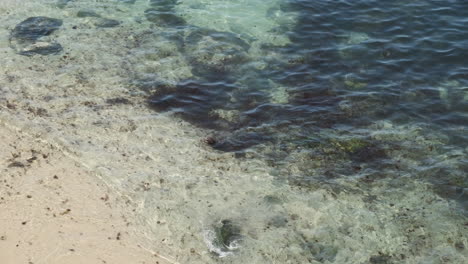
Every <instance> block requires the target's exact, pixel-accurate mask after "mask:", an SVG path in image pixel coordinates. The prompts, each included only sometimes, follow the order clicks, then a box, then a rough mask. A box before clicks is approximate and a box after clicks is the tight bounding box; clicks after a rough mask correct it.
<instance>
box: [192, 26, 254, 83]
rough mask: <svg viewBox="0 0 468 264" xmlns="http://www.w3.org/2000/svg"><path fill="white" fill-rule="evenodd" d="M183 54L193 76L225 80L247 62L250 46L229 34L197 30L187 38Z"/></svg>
mask: <svg viewBox="0 0 468 264" xmlns="http://www.w3.org/2000/svg"><path fill="white" fill-rule="evenodd" d="M185 44H186V47H185V52H186V56H187V58H188V61H189V63H190V64H191V65H192V67H193V71H192V72H193V74H194V75H196V76H200V77H203V78H208V79H213V78H218V79H225V77H224V76H223V75H224V74H228V73H229V74H230V73H233V72H235V71H236V70H238V69H239V68H240V67H241V66H242V65H243V64H244V63H245V62H247V61H248V60H249V56H248V54H247V51H248V49H249V48H250V45H249V44H247V43H246V42H245V41H243V40H242V39H241V38H239V37H238V36H237V35H236V34H233V33H230V32H219V31H215V30H209V29H198V30H196V31H194V32H192V33H191V34H190V35H189V36H187V38H186V41H185Z"/></svg>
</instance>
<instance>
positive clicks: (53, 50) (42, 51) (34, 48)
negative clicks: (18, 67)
mask: <svg viewBox="0 0 468 264" xmlns="http://www.w3.org/2000/svg"><path fill="white" fill-rule="evenodd" d="M62 50H63V48H62V45H60V44H59V43H56V42H35V43H33V44H30V45H26V46H23V47H22V48H20V49H18V50H17V52H18V53H19V54H21V55H25V56H32V55H35V54H39V55H51V54H57V53H59V52H61V51H62Z"/></svg>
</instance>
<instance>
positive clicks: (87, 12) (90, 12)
mask: <svg viewBox="0 0 468 264" xmlns="http://www.w3.org/2000/svg"><path fill="white" fill-rule="evenodd" d="M76 16H77V17H101V15H99V14H98V13H96V12H94V11H93V10H80V11H78V13H76Z"/></svg>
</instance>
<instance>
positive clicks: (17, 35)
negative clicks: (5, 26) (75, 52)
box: [10, 16, 62, 56]
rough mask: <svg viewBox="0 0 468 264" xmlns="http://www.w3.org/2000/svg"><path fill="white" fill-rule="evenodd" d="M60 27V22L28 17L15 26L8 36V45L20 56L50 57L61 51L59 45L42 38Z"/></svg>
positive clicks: (40, 17) (54, 19) (47, 18)
mask: <svg viewBox="0 0 468 264" xmlns="http://www.w3.org/2000/svg"><path fill="white" fill-rule="evenodd" d="M61 26H62V20H60V19H56V18H49V17H43V16H39V17H30V18H28V19H26V20H24V21H23V22H21V23H19V24H18V25H16V27H15V28H14V29H13V30H12V31H11V34H10V45H11V47H12V48H13V49H14V50H16V52H17V53H18V54H20V55H25V56H31V55H34V54H39V55H50V54H56V53H59V52H60V51H62V46H61V45H60V44H59V43H56V42H53V41H51V40H44V39H43V38H44V37H46V36H49V35H50V34H52V33H53V32H54V31H55V30H57V29H59V28H60V27H61Z"/></svg>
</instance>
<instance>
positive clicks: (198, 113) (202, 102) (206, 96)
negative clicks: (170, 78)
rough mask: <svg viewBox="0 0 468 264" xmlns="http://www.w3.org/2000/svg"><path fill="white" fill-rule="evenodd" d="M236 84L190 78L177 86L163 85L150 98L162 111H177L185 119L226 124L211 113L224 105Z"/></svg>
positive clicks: (218, 126)
mask: <svg viewBox="0 0 468 264" xmlns="http://www.w3.org/2000/svg"><path fill="white" fill-rule="evenodd" d="M235 88H236V87H235V86H234V85H232V84H226V83H222V82H202V81H196V80H187V81H185V82H181V83H179V84H178V85H177V86H176V87H168V86H161V87H159V89H157V90H156V91H155V92H154V94H153V95H152V96H151V97H150V98H149V104H150V106H151V107H153V108H155V109H157V110H159V111H173V112H175V113H177V114H180V115H181V116H182V117H183V118H184V119H187V120H189V121H192V122H195V123H197V124H199V125H200V126H203V127H207V128H216V127H217V128H221V127H223V125H222V124H221V123H222V120H219V119H216V118H214V117H213V115H212V114H210V112H211V111H212V110H214V109H218V108H224V107H225V104H226V102H228V101H229V93H230V92H231V91H232V90H234V89H235Z"/></svg>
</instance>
